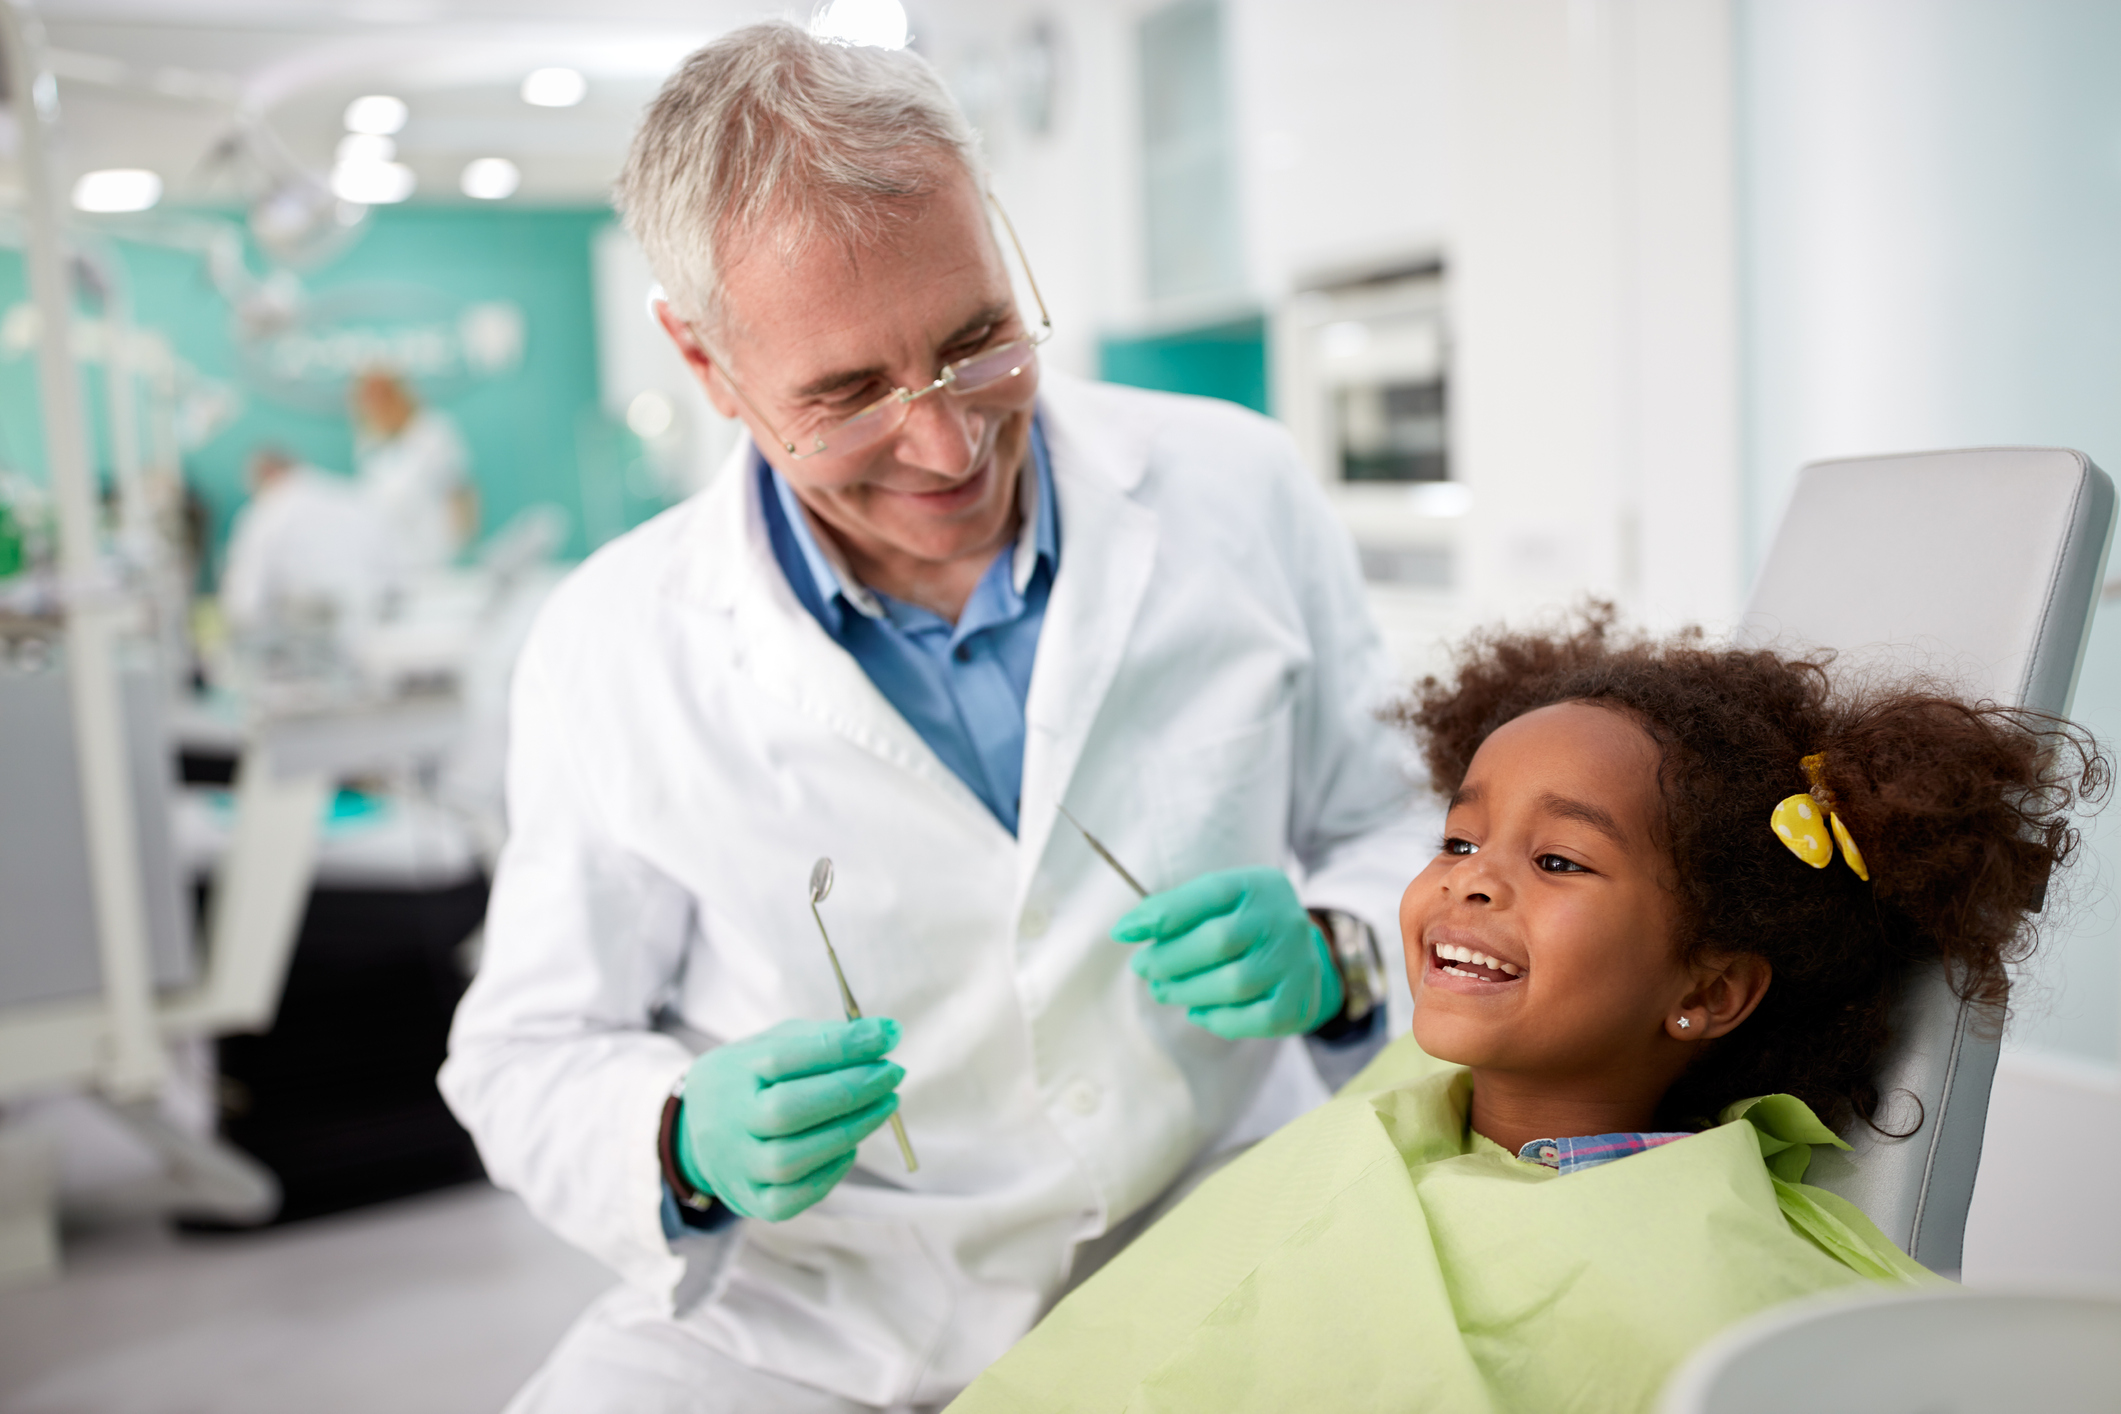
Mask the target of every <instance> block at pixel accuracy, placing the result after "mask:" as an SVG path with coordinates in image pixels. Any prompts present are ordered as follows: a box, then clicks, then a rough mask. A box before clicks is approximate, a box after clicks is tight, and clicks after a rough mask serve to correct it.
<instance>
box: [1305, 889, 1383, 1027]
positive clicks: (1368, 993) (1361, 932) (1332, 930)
mask: <svg viewBox="0 0 2121 1414" xmlns="http://www.w3.org/2000/svg"><path fill="white" fill-rule="evenodd" d="M1311 921H1312V922H1313V923H1316V924H1317V925H1318V931H1319V932H1320V933H1322V934H1324V935H1325V940H1326V951H1327V953H1329V954H1330V955H1331V956H1332V958H1333V970H1334V971H1336V972H1338V973H1339V974H1340V995H1341V1003H1340V1014H1339V1015H1338V1016H1336V1017H1334V1018H1333V1019H1332V1020H1331V1021H1328V1022H1327V1023H1326V1024H1325V1025H1324V1026H1321V1027H1319V1028H1318V1030H1317V1031H1316V1032H1314V1033H1313V1034H1314V1035H1317V1036H1321V1037H1323V1038H1325V1039H1327V1040H1331V1039H1333V1038H1334V1037H1335V1036H1339V1035H1345V1034H1346V1033H1347V1032H1349V1031H1352V1030H1355V1029H1357V1028H1358V1027H1363V1026H1365V1025H1366V1024H1367V1023H1368V1022H1369V1019H1370V1013H1372V1012H1374V1011H1376V1010H1377V1009H1378V1008H1379V1007H1381V1006H1383V1005H1384V1003H1385V959H1384V952H1383V950H1382V949H1381V948H1379V947H1378V945H1377V933H1376V930H1374V929H1373V928H1371V927H1370V925H1369V924H1367V923H1365V922H1363V921H1362V920H1361V919H1360V918H1357V917H1356V916H1355V915H1354V914H1352V913H1343V912H1342V911H1341V910H1339V909H1337V908H1314V909H1312V910H1311Z"/></svg>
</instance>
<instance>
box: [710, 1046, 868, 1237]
mask: <svg viewBox="0 0 2121 1414" xmlns="http://www.w3.org/2000/svg"><path fill="white" fill-rule="evenodd" d="M898 1037H899V1031H898V1023H897V1022H896V1021H893V1020H891V1019H890V1018H889V1017H879V1016H871V1017H864V1018H863V1019H862V1020H860V1021H784V1022H782V1023H781V1024H780V1025H778V1026H776V1027H774V1028H773V1029H772V1030H770V1031H762V1032H760V1033H759V1034H758V1035H756V1036H752V1037H749V1038H747V1039H745V1040H742V1041H732V1042H730V1043H729V1044H728V1045H726V1046H717V1047H716V1048H715V1049H713V1050H711V1051H709V1052H707V1053H706V1054H705V1055H703V1056H701V1057H700V1058H699V1059H698V1060H695V1061H694V1062H693V1063H692V1069H691V1070H689V1071H687V1072H686V1074H685V1099H684V1103H683V1104H682V1105H680V1106H679V1108H678V1123H677V1158H678V1165H679V1166H680V1167H681V1168H683V1169H684V1171H685V1178H686V1180H687V1181H688V1182H690V1183H691V1184H692V1186H693V1187H695V1188H697V1189H699V1190H700V1191H701V1192H702V1193H712V1194H713V1195H714V1196H715V1197H716V1198H719V1199H720V1200H721V1201H722V1202H723V1203H724V1204H725V1205H727V1206H728V1207H729V1208H730V1209H732V1210H733V1211H735V1212H736V1213H738V1214H740V1215H742V1216H744V1217H747V1218H764V1219H765V1220H766V1221H768V1222H780V1221H782V1220H784V1219H787V1218H792V1217H794V1216H795V1215H796V1214H797V1213H800V1212H801V1211H803V1209H805V1208H807V1207H809V1206H810V1205H811V1204H812V1203H815V1202H817V1200H818V1199H820V1198H822V1197H824V1196H825V1195H826V1194H827V1193H830V1192H831V1191H832V1186H833V1185H834V1184H836V1183H838V1182H839V1181H840V1180H841V1179H842V1178H845V1177H846V1176H847V1170H849V1169H851V1168H853V1167H854V1146H855V1145H857V1144H859V1143H861V1142H862V1141H863V1140H864V1139H866V1138H868V1137H869V1135H870V1134H871V1133H872V1132H873V1131H874V1130H875V1129H876V1127H877V1126H878V1125H880V1124H882V1123H883V1122H884V1121H885V1120H887V1119H889V1118H890V1117H891V1112H892V1111H893V1110H896V1109H897V1108H898V1096H897V1094H895V1093H894V1092H895V1091H896V1089H897V1088H898V1083H899V1081H901V1080H903V1079H904V1078H905V1075H906V1072H905V1071H904V1070H902V1069H900V1068H899V1067H898V1066H896V1065H894V1064H892V1063H891V1062H890V1061H887V1060H885V1059H884V1055H885V1053H886V1052H888V1051H889V1050H890V1049H891V1048H892V1047H893V1046H896V1045H897V1044H898Z"/></svg>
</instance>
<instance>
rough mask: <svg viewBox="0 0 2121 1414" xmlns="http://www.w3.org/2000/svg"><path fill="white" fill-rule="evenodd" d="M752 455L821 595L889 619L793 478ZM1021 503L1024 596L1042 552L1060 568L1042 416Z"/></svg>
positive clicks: (1016, 575)
mask: <svg viewBox="0 0 2121 1414" xmlns="http://www.w3.org/2000/svg"><path fill="white" fill-rule="evenodd" d="M751 455H752V456H753V458H755V464H756V466H757V468H758V469H759V471H760V472H761V473H762V474H763V475H764V476H765V477H766V478H767V480H768V481H769V482H770V483H771V484H772V487H773V494H774V496H775V498H776V499H777V500H778V502H779V504H780V508H781V515H782V517H783V518H784V519H785V520H786V521H787V523H788V531H789V534H790V535H792V536H793V537H794V539H795V544H796V548H797V549H799V550H801V551H802V553H803V563H804V566H805V567H806V568H807V569H808V570H809V572H810V578H811V582H812V583H813V584H815V585H816V586H817V596H818V599H819V600H820V601H821V602H823V603H824V604H826V605H828V606H829V605H830V604H831V603H832V601H833V597H834V596H835V595H837V596H838V597H839V598H841V599H843V600H845V601H846V603H847V604H848V605H849V606H850V607H852V608H853V610H854V611H855V612H856V613H858V614H860V615H861V616H862V617H863V618H868V619H881V618H884V617H885V616H886V615H885V611H884V604H883V601H882V600H881V599H880V598H879V597H878V596H877V594H876V592H875V591H874V590H872V589H870V588H869V586H868V585H866V584H863V583H862V582H861V580H860V579H859V578H857V577H856V576H855V573H854V569H853V567H852V566H850V565H849V564H848V563H847V557H846V556H845V555H843V554H841V553H840V547H839V546H838V545H837V544H834V543H833V541H832V538H831V537H830V536H825V537H820V536H818V535H816V534H814V533H813V532H812V530H811V528H810V518H809V517H808V516H807V515H805V514H804V513H803V503H802V502H801V501H800V500H798V499H797V497H796V494H795V491H794V489H793V488H791V487H790V486H789V485H788V481H787V479H786V478H785V477H783V476H782V475H781V474H780V473H779V472H778V471H775V470H774V469H773V467H772V466H771V465H770V464H769V463H768V462H767V461H766V458H765V457H764V455H762V454H761V453H760V452H759V451H758V450H757V449H756V448H754V449H753V450H752V453H751ZM1017 475H1018V481H1017V487H1016V503H1017V505H1018V506H1020V507H1022V508H1023V524H1022V526H1021V527H1020V528H1019V529H1018V530H1017V533H1016V548H1015V549H1014V550H1013V551H1012V552H1011V554H1012V559H1011V560H1010V582H1011V583H1012V584H1013V585H1015V587H1016V592H1017V593H1018V594H1019V595H1021V594H1022V593H1023V592H1024V590H1025V589H1026V588H1027V587H1029V585H1030V583H1031V576H1032V575H1033V574H1035V573H1037V571H1038V562H1039V559H1040V557H1041V556H1043V557H1044V558H1045V560H1046V563H1047V565H1048V567H1049V568H1050V569H1051V570H1052V571H1053V572H1054V573H1058V572H1059V570H1060V528H1059V525H1058V523H1057V522H1058V519H1059V518H1058V516H1057V515H1056V514H1055V513H1054V501H1053V470H1052V467H1051V465H1050V464H1049V462H1048V460H1047V455H1046V433H1045V429H1044V428H1043V427H1041V426H1040V425H1039V419H1038V418H1037V417H1035V416H1034V417H1033V418H1032V420H1031V455H1029V456H1027V457H1025V458H1024V465H1023V469H1022V470H1021V471H1020V472H1018V473H1017Z"/></svg>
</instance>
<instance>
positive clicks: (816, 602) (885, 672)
mask: <svg viewBox="0 0 2121 1414" xmlns="http://www.w3.org/2000/svg"><path fill="white" fill-rule="evenodd" d="M752 465H753V471H754V474H755V475H757V476H758V478H759V492H760V495H759V501H760V505H761V508H762V509H763V511H764V513H765V518H766V533H767V537H768V539H769V540H770V541H771V542H772V545H773V555H774V559H775V560H777V561H778V562H779V564H780V567H781V573H782V574H783V575H785V576H786V577H787V580H788V586H789V588H791V589H793V590H794V591H795V597H796V598H797V599H799V600H801V601H802V604H803V607H804V608H805V609H808V610H809V611H810V616H811V617H812V618H814V619H816V620H817V621H818V624H819V625H820V626H821V627H822V628H823V629H824V630H825V632H826V633H827V634H828V635H830V636H831V638H832V639H833V641H834V642H836V643H838V644H839V645H840V646H841V647H842V648H845V649H846V650H847V651H848V652H849V653H851V654H852V655H853V656H854V660H855V661H856V662H857V663H859V664H861V665H862V671H863V672H865V673H867V674H868V675H869V680H870V681H871V682H873V683H875V684H876V686H877V690H878V691H880V692H882V693H883V694H884V697H885V699H886V700H887V701H889V702H890V703H891V705H892V706H893V707H895V708H897V709H898V712H899V715H900V716H902V717H904V718H905V719H906V720H907V722H909V723H911V724H912V727H913V729H914V730H915V731H917V732H919V733H920V735H921V739H922V740H923V741H925V742H927V743H928V745H929V747H930V748H932V749H933V750H934V752H935V754H936V755H937V756H938V757H940V758H942V762H943V764H944V765H946V766H948V767H949V768H950V769H951V771H953V772H954V773H955V774H956V775H957V778H958V779H959V780H961V781H963V782H964V783H965V784H966V785H967V786H969V787H970V788H971V790H972V793H973V794H974V795H976V796H978V797H979V798H980V800H981V801H982V802H984V803H985V804H986V807H987V809H989V810H990V811H992V812H993V813H994V818H995V819H997V820H999V821H1001V823H1002V826H1003V828H1005V829H1006V830H1008V831H1009V833H1010V834H1012V835H1013V834H1015V833H1016V826H1017V812H1018V810H1019V809H1020V807H1021V804H1022V801H1021V796H1022V793H1023V782H1024V701H1025V698H1026V697H1027V696H1028V695H1029V693H1030V690H1031V664H1032V660H1033V659H1034V658H1035V657H1036V656H1037V654H1038V635H1039V630H1040V629H1041V628H1042V627H1044V625H1045V622H1046V599H1047V596H1048V595H1049V594H1051V593H1052V590H1053V577H1054V575H1056V574H1057V573H1059V572H1060V519H1059V515H1058V512H1057V510H1056V507H1055V504H1054V497H1053V470H1052V467H1051V466H1050V464H1049V463H1048V460H1047V455H1046V437H1045V432H1044V430H1043V429H1042V428H1041V427H1040V426H1039V423H1038V421H1037V420H1036V419H1034V420H1033V422H1032V424H1031V455H1030V456H1029V457H1027V458H1025V469H1024V471H1023V473H1022V475H1023V482H1022V484H1021V486H1020V488H1019V490H1018V493H1017V495H1018V504H1019V505H1022V506H1024V507H1025V508H1026V511H1025V516H1024V524H1023V529H1022V530H1021V532H1020V533H1019V534H1018V536H1017V543H1016V546H1015V548H1014V549H1013V550H1006V551H1003V552H1002V553H1000V554H997V555H996V556H995V557H994V562H993V563H992V564H990V565H988V566H987V571H986V573H985V574H984V575H982V576H981V577H980V581H979V583H978V585H976V586H975V587H974V588H973V591H972V597H971V598H970V599H967V600H966V601H965V608H964V612H963V613H961V614H959V615H958V620H957V622H956V623H955V624H952V623H950V622H949V621H948V620H947V619H944V618H942V617H941V616H939V615H936V614H932V613H930V612H929V611H928V610H926V609H923V608H920V607H918V606H917V605H913V604H908V603H905V602H904V601H902V600H898V599H894V598H892V597H891V596H890V595H888V594H881V593H878V592H877V591H876V590H873V589H871V588H869V587H868V586H867V585H865V584H863V583H862V582H861V581H860V580H858V579H856V578H855V577H854V573H853V571H852V570H850V569H848V567H847V563H846V561H845V559H843V558H842V557H841V556H840V555H839V554H838V553H837V549H836V547H828V546H826V545H824V544H821V543H820V542H819V540H818V538H817V537H816V536H815V535H813V534H812V533H811V529H810V522H809V519H808V518H807V517H806V516H805V515H804V514H803V509H802V505H801V503H800V502H798V501H797V500H796V498H795V492H794V491H792V490H790V489H789V486H788V483H787V482H786V481H784V480H782V478H781V476H780V474H779V473H778V472H776V471H774V470H773V468H772V467H770V466H768V465H767V464H766V459H765V458H764V457H761V456H759V455H758V454H757V453H755V452H754V453H753V463H752Z"/></svg>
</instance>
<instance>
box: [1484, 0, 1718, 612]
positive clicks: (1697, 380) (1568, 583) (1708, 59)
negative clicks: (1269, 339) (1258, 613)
mask: <svg viewBox="0 0 2121 1414" xmlns="http://www.w3.org/2000/svg"><path fill="white" fill-rule="evenodd" d="M1456 18H1457V22H1458V23H1457V39H1456V53H1457V56H1458V66H1457V70H1456V74H1455V90H1456V95H1457V96H1456V101H1455V103H1454V108H1453V121H1452V123H1451V131H1452V133H1453V136H1454V157H1455V162H1454V166H1453V172H1454V178H1455V185H1454V189H1453V196H1452V200H1451V208H1450V209H1451V214H1452V218H1453V220H1452V228H1451V237H1450V253H1451V258H1452V267H1451V268H1452V277H1451V278H1452V285H1453V302H1452V308H1453V317H1454V325H1455V328H1456V333H1457V341H1458V342H1457V356H1456V359H1455V376H1456V402H1455V406H1454V410H1453V414H1454V416H1453V435H1454V437H1455V439H1456V440H1455V443H1454V446H1453V456H1454V458H1455V461H1456V465H1457V467H1458V468H1459V473H1458V474H1459V475H1461V476H1462V477H1463V478H1464V479H1465V480H1466V482H1467V483H1468V484H1469V485H1470V486H1471V488H1472V491H1473V512H1472V515H1471V517H1470V519H1469V522H1468V524H1467V527H1466V535H1465V539H1464V542H1463V543H1464V558H1465V570H1464V576H1463V582H1464V593H1465V597H1466V599H1467V601H1468V603H1467V611H1468V612H1469V613H1470V614H1472V615H1475V616H1478V617H1483V618H1484V617H1487V616H1488V615H1491V614H1495V613H1508V614H1510V615H1512V616H1522V615H1526V614H1530V613H1536V612H1541V611H1545V610H1547V609H1549V608H1551V607H1552V606H1554V605H1557V604H1564V603H1568V602H1571V601H1573V600H1576V599H1578V598H1580V597H1582V596H1583V595H1585V594H1586V593H1595V594H1599V595H1603V596H1608V597H1613V598H1616V599H1618V600H1619V601H1620V602H1621V604H1622V605H1623V607H1624V608H1626V609H1628V610H1629V611H1630V612H1631V615H1632V616H1633V617H1635V618H1636V619H1638V620H1640V621H1642V622H1646V623H1648V624H1651V625H1653V626H1658V627H1665V626H1676V625H1677V624H1678V623H1680V622H1685V621H1690V620H1696V621H1706V622H1708V623H1710V624H1718V623H1724V622H1728V621H1729V620H1731V619H1732V618H1733V617H1734V616H1735V611H1736V608H1737V604H1738V597H1739V593H1740V589H1741V584H1740V569H1739V560H1738V546H1739V543H1740V533H1741V527H1740V523H1739V514H1740V501H1739V450H1740V447H1739V423H1738V401H1737V398H1738V362H1737V358H1738V347H1739V343H1738V337H1739V336H1738V327H1737V286H1736V263H1735V255H1736V248H1735V242H1734V235H1735V219H1736V218H1735V209H1734V204H1733V202H1734V180H1735V178H1734V170H1733V145H1732V140H1731V134H1732V130H1733V129H1732V124H1733V116H1734V108H1733V105H1734V95H1733V88H1732V84H1733V69H1732V58H1731V55H1732V51H1731V29H1730V25H1731V19H1730V8H1729V5H1728V4H1727V3H1723V0H1464V3H1461V4H1460V5H1458V6H1457V8H1456Z"/></svg>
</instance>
